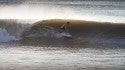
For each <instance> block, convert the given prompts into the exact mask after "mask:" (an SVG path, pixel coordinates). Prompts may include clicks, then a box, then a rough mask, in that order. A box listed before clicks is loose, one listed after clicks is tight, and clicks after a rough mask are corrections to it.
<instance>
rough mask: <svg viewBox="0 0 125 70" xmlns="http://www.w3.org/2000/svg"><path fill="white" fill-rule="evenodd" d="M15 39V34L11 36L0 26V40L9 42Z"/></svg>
mask: <svg viewBox="0 0 125 70" xmlns="http://www.w3.org/2000/svg"><path fill="white" fill-rule="evenodd" d="M13 40H17V39H16V37H15V36H11V35H10V34H9V33H8V32H7V30H6V29H4V28H0V42H9V41H13Z"/></svg>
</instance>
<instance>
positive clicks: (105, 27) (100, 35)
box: [0, 19, 125, 48]
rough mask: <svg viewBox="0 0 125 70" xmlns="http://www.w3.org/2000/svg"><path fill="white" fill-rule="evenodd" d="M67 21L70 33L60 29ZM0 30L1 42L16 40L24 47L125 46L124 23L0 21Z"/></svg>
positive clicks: (55, 20)
mask: <svg viewBox="0 0 125 70" xmlns="http://www.w3.org/2000/svg"><path fill="white" fill-rule="evenodd" d="M67 22H69V24H70V29H69V34H67V33H63V32H61V31H60V26H61V25H63V24H65V23H67ZM0 28H1V30H0V31H1V33H0V35H1V36H0V37H1V39H0V40H2V39H5V40H6V39H8V40H7V41H6V42H8V41H13V40H16V39H18V40H19V41H21V43H23V45H35V44H37V45H41V44H43V45H46V46H49V45H50V46H73V47H75V46H76V45H78V46H84V47H86V46H87V47H88V45H89V46H93V47H94V46H96V45H97V44H98V46H100V47H101V46H104V47H107V46H108V47H122V48H124V46H125V32H124V31H125V24H120V23H119V24H116V23H108V22H93V21H83V20H69V19H67V20H66V19H52V20H42V21H38V22H35V23H33V24H28V23H19V22H16V21H14V22H10V21H9V22H8V21H4V22H0ZM4 34H6V36H4ZM65 35H67V36H72V39H67V38H65V37H64V36H65ZM86 44H87V45H86Z"/></svg>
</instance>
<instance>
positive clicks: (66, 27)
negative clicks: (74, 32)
mask: <svg viewBox="0 0 125 70" xmlns="http://www.w3.org/2000/svg"><path fill="white" fill-rule="evenodd" d="M61 30H62V31H64V32H69V22H67V23H66V24H63V25H62V26H61Z"/></svg>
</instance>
